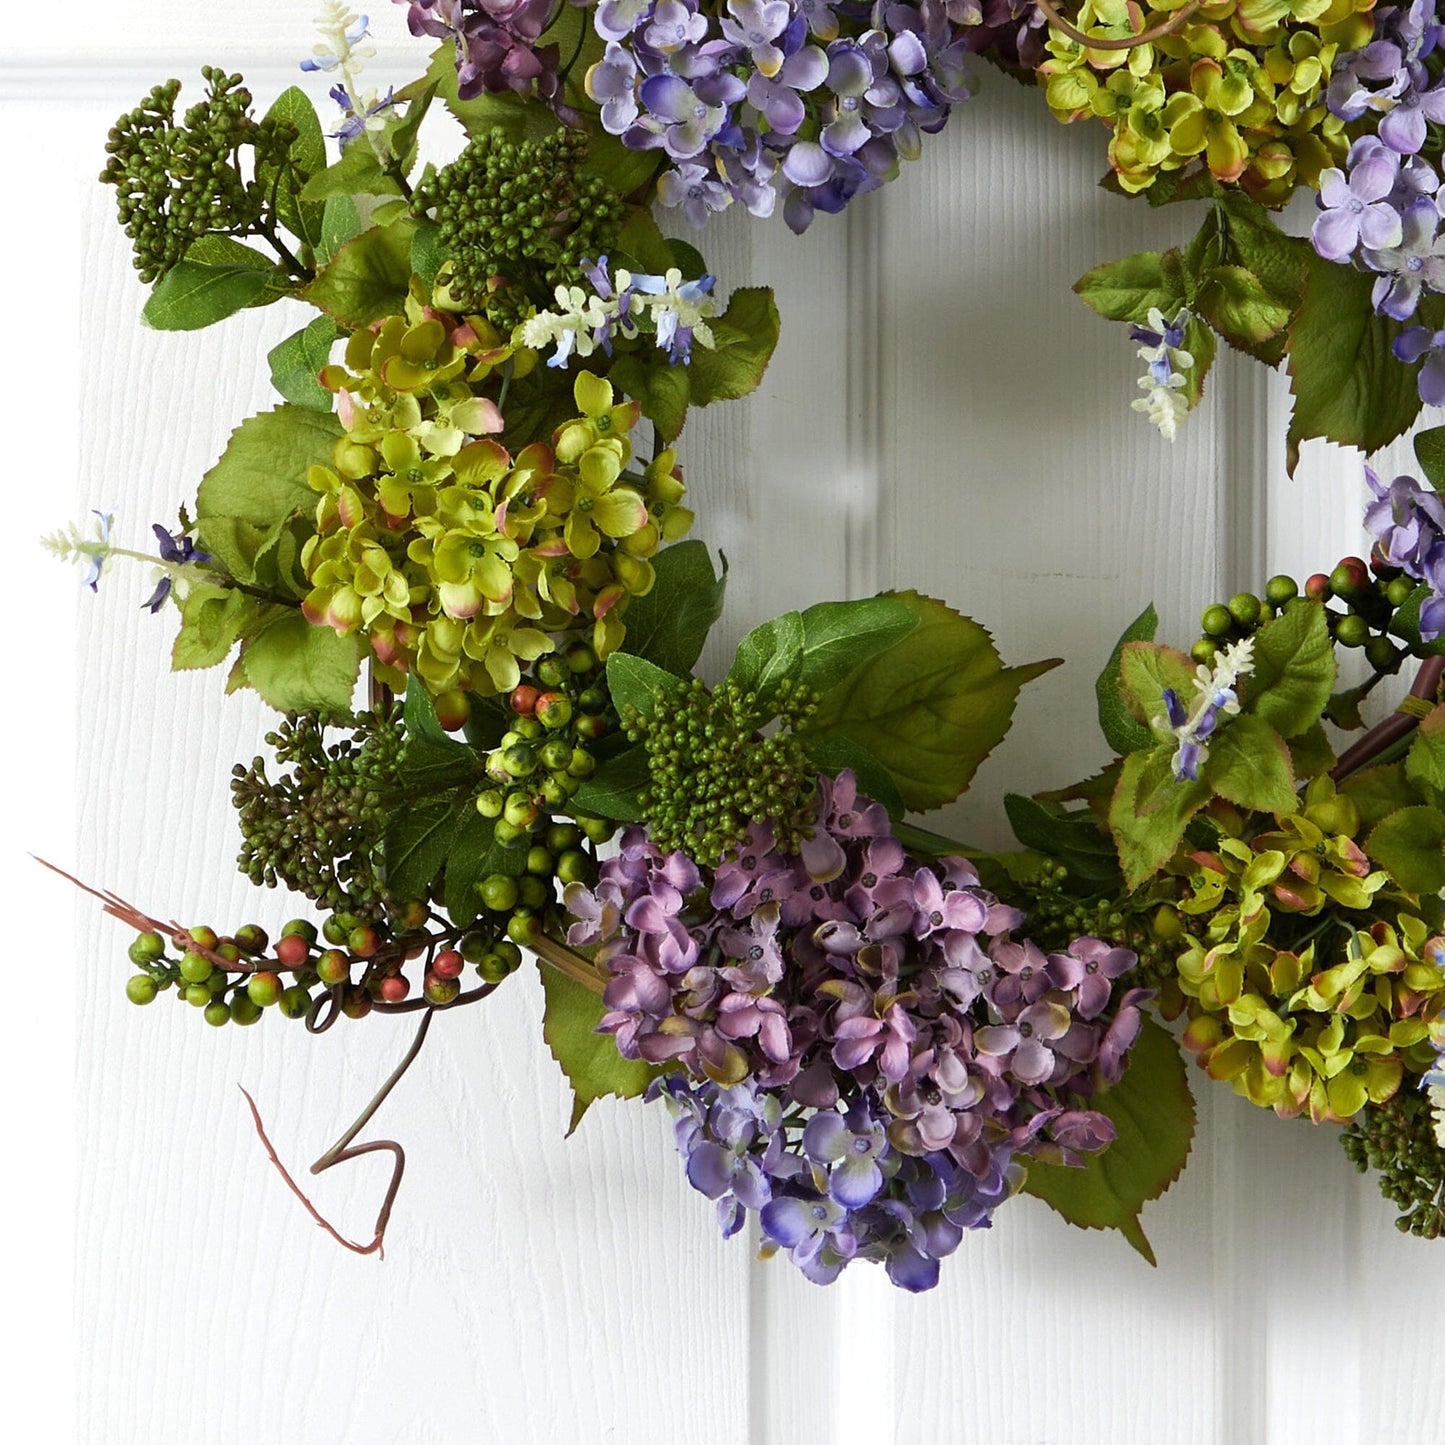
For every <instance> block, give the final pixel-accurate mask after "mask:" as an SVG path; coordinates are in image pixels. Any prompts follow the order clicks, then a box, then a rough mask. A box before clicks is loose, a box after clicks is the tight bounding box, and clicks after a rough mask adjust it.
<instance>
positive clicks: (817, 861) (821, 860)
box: [800, 828, 848, 883]
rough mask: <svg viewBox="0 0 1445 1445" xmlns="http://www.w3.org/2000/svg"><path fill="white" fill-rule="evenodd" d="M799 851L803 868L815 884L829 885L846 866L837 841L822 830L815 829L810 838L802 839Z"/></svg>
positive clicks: (845, 855) (844, 855)
mask: <svg viewBox="0 0 1445 1445" xmlns="http://www.w3.org/2000/svg"><path fill="white" fill-rule="evenodd" d="M800 851H801V854H802V859H803V867H804V868H805V869H806V870H807V874H808V877H809V878H811V879H812V880H813V881H814V882H815V883H831V882H832V881H833V880H834V879H835V878H837V877H839V876H840V875H841V874H842V872H843V869H844V868H845V867H846V866H847V864H848V857H847V854H845V853H844V852H843V849H842V848H841V847H840V846H839V843H838V840H837V839H836V838H834V837H833V835H832V834H831V833H829V832H828V831H827V830H826V829H824V828H818V829H816V830H815V831H814V833H813V836H812V837H811V838H807V839H804V841H803V846H802V849H801V850H800Z"/></svg>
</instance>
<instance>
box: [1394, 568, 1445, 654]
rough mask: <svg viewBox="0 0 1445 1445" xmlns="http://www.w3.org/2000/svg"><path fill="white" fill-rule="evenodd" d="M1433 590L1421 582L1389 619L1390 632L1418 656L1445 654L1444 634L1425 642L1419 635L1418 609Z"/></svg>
mask: <svg viewBox="0 0 1445 1445" xmlns="http://www.w3.org/2000/svg"><path fill="white" fill-rule="evenodd" d="M1434 595H1435V594H1434V591H1433V589H1432V588H1431V587H1430V586H1429V585H1428V584H1427V583H1424V582H1422V583H1421V584H1420V585H1419V586H1418V587H1417V588H1416V589H1415V590H1414V591H1413V592H1412V593H1411V594H1410V595H1409V596H1408V597H1407V598H1406V599H1405V600H1404V601H1403V602H1402V603H1401V604H1400V605H1399V606H1398V607H1397V608H1396V609H1395V615H1394V617H1393V618H1391V620H1390V632H1391V634H1392V635H1393V636H1395V637H1398V638H1400V639H1401V641H1403V642H1405V643H1407V644H1408V645H1409V647H1410V649H1411V651H1413V652H1414V653H1415V654H1416V656H1418V657H1441V656H1445V636H1442V637H1437V638H1436V639H1435V640H1434V641H1433V642H1426V641H1424V640H1423V639H1422V638H1421V636H1420V609H1421V607H1423V606H1424V605H1425V603H1426V602H1427V601H1428V600H1429V599H1430V598H1431V597H1433V596H1434Z"/></svg>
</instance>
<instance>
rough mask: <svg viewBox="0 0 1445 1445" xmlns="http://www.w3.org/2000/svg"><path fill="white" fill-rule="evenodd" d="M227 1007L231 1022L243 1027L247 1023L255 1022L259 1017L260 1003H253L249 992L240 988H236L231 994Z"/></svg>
mask: <svg viewBox="0 0 1445 1445" xmlns="http://www.w3.org/2000/svg"><path fill="white" fill-rule="evenodd" d="M229 1007H230V1010H231V1022H232V1023H233V1024H241V1025H242V1026H243V1027H244V1026H246V1025H248V1024H253V1023H255V1022H256V1020H257V1019H259V1018H260V1017H261V1008H260V1005H259V1004H257V1003H255V1002H254V1001H253V1000H252V998H251V996H250V994H248V993H246V992H245V991H244V990H242V989H237V990H236V992H235V993H233V994H232V995H231V1002H230V1005H229Z"/></svg>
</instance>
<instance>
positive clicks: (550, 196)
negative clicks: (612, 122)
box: [412, 130, 622, 331]
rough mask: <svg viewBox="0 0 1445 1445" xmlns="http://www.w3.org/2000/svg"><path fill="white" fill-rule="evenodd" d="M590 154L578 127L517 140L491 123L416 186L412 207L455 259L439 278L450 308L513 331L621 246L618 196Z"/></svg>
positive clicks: (443, 247)
mask: <svg viewBox="0 0 1445 1445" xmlns="http://www.w3.org/2000/svg"><path fill="white" fill-rule="evenodd" d="M586 159H587V138H586V136H585V135H584V134H583V133H582V132H581V131H574V130H559V131H557V132H555V133H554V134H552V135H550V136H547V137H545V138H544V139H542V140H530V141H522V142H520V143H518V142H513V141H508V140H504V139H503V138H502V136H501V135H500V134H499V133H497V132H496V131H489V132H488V133H487V134H486V135H483V136H479V137H478V138H477V139H476V140H474V141H472V143H471V144H470V145H469V146H468V147H467V148H466V150H464V151H463V152H462V153H461V155H460V156H458V157H457V159H456V160H455V161H453V162H452V163H451V165H449V166H445V167H443V169H442V170H440V171H438V172H437V173H436V174H435V175H433V176H428V177H427V178H426V179H424V180H423V181H422V183H421V184H420V185H418V186H417V188H416V193H415V195H414V196H413V198H412V207H413V209H414V210H415V211H416V213H417V214H418V215H427V216H429V217H430V219H431V220H433V221H434V222H435V223H436V225H437V227H438V230H439V231H440V241H441V249H442V251H443V253H444V254H445V255H446V256H447V257H449V258H450V259H449V261H448V262H447V264H446V266H444V267H443V269H442V271H441V273H440V275H439V276H438V281H439V282H440V283H441V284H442V285H443V286H444V287H445V289H446V293H447V295H448V297H449V299H450V302H451V304H452V305H453V306H454V307H456V308H457V309H460V310H466V311H480V312H483V313H484V314H485V315H486V317H487V319H488V320H489V321H490V322H491V323H492V324H493V325H494V326H496V327H498V328H500V329H501V330H502V331H510V330H511V329H512V327H514V326H515V325H517V324H518V322H521V321H524V320H525V319H526V318H527V317H528V316H529V315H531V314H532V312H533V311H534V310H536V309H537V308H538V307H539V306H541V307H545V306H548V305H550V304H551V303H552V300H553V296H554V293H555V291H556V289H557V287H558V286H562V285H571V284H574V283H575V282H576V280H577V278H578V276H579V275H580V274H581V263H582V262H583V261H585V260H594V261H595V260H596V259H597V257H598V256H599V255H602V254H603V253H604V252H607V251H610V250H613V249H615V246H616V238H617V233H618V230H619V228H620V226H621V222H622V202H621V200H620V199H619V198H618V196H617V195H616V194H615V192H614V191H613V189H612V188H611V186H609V185H608V184H607V182H605V181H604V180H602V179H601V178H600V177H598V176H595V175H591V174H589V173H588V172H586V171H585V170H584V168H583V167H584V165H585V163H586Z"/></svg>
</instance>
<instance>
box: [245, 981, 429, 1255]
mask: <svg viewBox="0 0 1445 1445" xmlns="http://www.w3.org/2000/svg"><path fill="white" fill-rule="evenodd" d="M432 1013H433V1010H431V1009H428V1010H427V1012H426V1013H425V1014H423V1015H422V1020H421V1027H420V1028H418V1029H417V1031H416V1037H415V1038H414V1039H413V1040H412V1043H411V1047H410V1048H409V1049H408V1050H407V1051H406V1056H405V1057H404V1058H403V1059H402V1061H401V1063H399V1064H398V1065H397V1066H396V1068H394V1069H393V1070H392V1071H391V1074H390V1076H389V1077H388V1078H387V1081H386V1082H385V1083H384V1084H383V1085H382V1086H381V1088H379V1089H378V1090H377V1091H376V1093H375V1094H373V1095H372V1098H371V1102H370V1103H369V1104H367V1106H366V1107H365V1108H364V1109H363V1110H362V1111H361V1113H360V1114H358V1115H357V1116H356V1119H355V1120H354V1121H353V1122H352V1124H351V1126H350V1128H348V1129H347V1130H346V1132H345V1133H344V1134H343V1135H342V1136H341V1137H340V1138H339V1139H338V1140H337V1141H336V1143H334V1144H333V1145H332V1146H331V1148H329V1149H328V1150H327V1151H326V1152H325V1153H324V1154H323V1155H322V1156H321V1157H320V1158H319V1159H318V1160H317V1161H316V1162H315V1163H314V1164H313V1165H312V1166H311V1173H312V1174H322V1173H324V1172H325V1171H326V1170H328V1169H330V1168H331V1167H332V1165H334V1164H341V1163H343V1162H345V1161H346V1160H348V1159H359V1158H361V1157H362V1155H364V1154H375V1153H378V1152H384V1153H387V1154H390V1155H391V1156H392V1159H393V1160H394V1161H395V1162H394V1164H393V1166H392V1171H391V1182H390V1183H389V1184H388V1185H387V1186H386V1194H385V1195H384V1196H383V1197H382V1201H381V1208H380V1209H379V1210H378V1211H377V1215H376V1224H375V1226H374V1233H373V1235H372V1239H371V1242H370V1243H369V1244H357V1243H356V1242H355V1241H354V1240H350V1239H347V1238H346V1236H345V1235H344V1234H342V1233H341V1232H340V1231H339V1230H338V1229H337V1228H336V1227H335V1226H334V1225H333V1224H331V1222H330V1221H329V1220H327V1219H326V1218H325V1217H324V1216H323V1215H322V1213H321V1211H320V1210H319V1209H317V1208H316V1206H315V1205H314V1204H312V1202H311V1201H310V1199H308V1198H307V1197H306V1194H305V1192H304V1191H303V1190H302V1188H301V1186H300V1185H299V1184H297V1182H296V1181H295V1180H294V1179H293V1178H292V1177H291V1174H290V1171H289V1170H288V1169H287V1168H286V1166H285V1165H284V1164H283V1163H282V1162H281V1158H280V1156H279V1155H278V1154H277V1153H276V1149H275V1146H274V1145H273V1144H272V1143H271V1141H270V1139H269V1138H267V1136H266V1128H265V1126H264V1125H263V1124H262V1122H261V1111H260V1110H259V1109H258V1108H257V1107H256V1101H255V1100H254V1099H253V1098H252V1097H251V1095H250V1094H249V1093H247V1092H246V1090H245V1089H244V1088H241V1092H242V1094H245V1096H246V1102H247V1103H248V1104H249V1105H250V1106H251V1120H252V1122H253V1123H254V1124H255V1126H256V1133H257V1134H258V1135H259V1136H260V1139H261V1143H262V1144H263V1145H264V1146H265V1149H266V1153H267V1154H268V1155H269V1156H270V1159H271V1162H272V1164H274V1165H275V1166H276V1170H277V1172H278V1173H279V1174H280V1175H281V1177H282V1178H283V1179H284V1180H285V1181H286V1184H287V1187H288V1188H289V1189H290V1190H291V1192H292V1193H293V1194H294V1195H295V1196H296V1197H297V1198H298V1199H299V1200H300V1201H301V1203H302V1204H303V1205H304V1206H305V1208H306V1212H307V1213H308V1214H309V1215H310V1216H311V1217H312V1219H314V1220H315V1221H316V1223H317V1224H319V1225H320V1226H321V1228H322V1229H324V1230H325V1231H326V1232H327V1234H329V1235H330V1236H331V1237H332V1239H334V1240H335V1241H336V1242H337V1243H338V1244H339V1245H341V1246H343V1247H344V1248H346V1249H349V1250H351V1251H352V1253H353V1254H375V1255H378V1256H380V1257H382V1258H384V1257H385V1254H384V1251H383V1250H382V1238H383V1236H384V1235H385V1234H386V1226H387V1222H388V1221H389V1220H390V1218H391V1207H392V1205H393V1204H394V1203H395V1202H396V1194H397V1190H398V1189H400V1188H401V1176H402V1174H403V1173H404V1172H405V1170H406V1151H405V1150H403V1149H402V1147H401V1145H400V1144H398V1143H397V1142H396V1140H395V1139H374V1140H372V1141H371V1143H369V1144H357V1145H355V1146H354V1147H353V1146H352V1143H351V1141H352V1140H353V1139H355V1138H356V1136H357V1135H358V1134H359V1133H360V1132H361V1131H362V1130H363V1129H364V1128H365V1127H366V1126H367V1124H368V1123H370V1122H371V1118H372V1115H374V1114H375V1113H376V1111H377V1110H378V1109H379V1108H381V1106H382V1105H383V1104H384V1103H385V1102H386V1099H387V1095H389V1094H390V1093H391V1091H392V1090H393V1089H394V1088H395V1087H396V1086H397V1084H398V1083H400V1082H401V1078H402V1075H404V1074H405V1073H406V1071H407V1070H408V1069H409V1068H411V1066H412V1064H413V1063H414V1062H415V1060H416V1056H417V1055H418V1054H419V1053H420V1052H421V1046H422V1044H423V1043H424V1042H425V1041H426V1035H427V1030H428V1029H429V1028H430V1027H431V1021H432ZM237 1087H240V1086H239V1085H238V1086H237Z"/></svg>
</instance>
